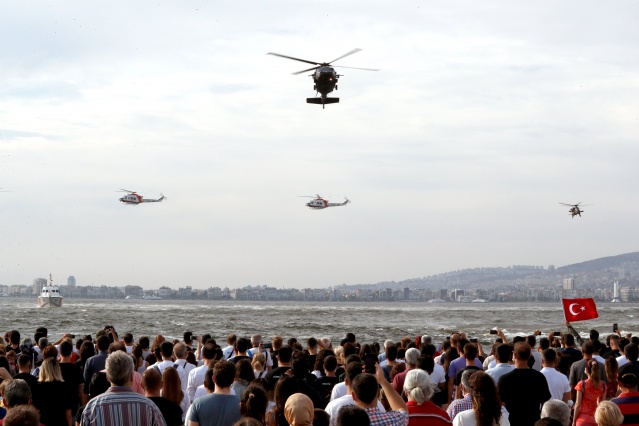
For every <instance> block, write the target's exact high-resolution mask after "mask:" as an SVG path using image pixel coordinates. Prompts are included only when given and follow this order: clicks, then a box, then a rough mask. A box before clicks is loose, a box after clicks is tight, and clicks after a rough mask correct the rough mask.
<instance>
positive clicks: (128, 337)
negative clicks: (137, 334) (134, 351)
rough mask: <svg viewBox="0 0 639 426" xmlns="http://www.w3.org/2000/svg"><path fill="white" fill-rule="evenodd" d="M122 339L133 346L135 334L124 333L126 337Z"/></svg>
mask: <svg viewBox="0 0 639 426" xmlns="http://www.w3.org/2000/svg"><path fill="white" fill-rule="evenodd" d="M122 340H124V343H125V344H127V345H128V346H131V344H132V343H133V334H131V333H124V337H123V338H122Z"/></svg>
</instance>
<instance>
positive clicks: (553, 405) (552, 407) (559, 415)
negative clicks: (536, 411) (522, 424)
mask: <svg viewBox="0 0 639 426" xmlns="http://www.w3.org/2000/svg"><path fill="white" fill-rule="evenodd" d="M570 415H571V413H570V407H569V406H568V404H566V403H565V402H563V401H560V400H558V399H549V400H548V401H546V402H544V405H543V407H541V418H542V419H548V418H551V419H555V420H557V421H558V422H559V423H561V425H562V426H570V425H571V419H570Z"/></svg>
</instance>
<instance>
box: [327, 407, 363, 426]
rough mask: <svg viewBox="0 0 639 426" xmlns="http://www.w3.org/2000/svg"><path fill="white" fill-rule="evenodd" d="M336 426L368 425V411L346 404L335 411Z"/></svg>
mask: <svg viewBox="0 0 639 426" xmlns="http://www.w3.org/2000/svg"><path fill="white" fill-rule="evenodd" d="M335 424H336V425H337V426H370V424H371V419H370V418H369V417H368V413H366V411H365V410H364V409H362V408H359V407H358V406H357V405H347V406H345V407H342V408H341V409H340V410H339V411H338V412H337V421H336V423H335Z"/></svg>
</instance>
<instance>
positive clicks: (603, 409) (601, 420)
mask: <svg viewBox="0 0 639 426" xmlns="http://www.w3.org/2000/svg"><path fill="white" fill-rule="evenodd" d="M595 421H596V422H597V424H598V425H599V426H619V425H620V424H621V423H622V422H623V414H622V413H621V410H620V409H619V406H617V404H615V403H614V402H612V401H601V402H600V403H599V406H598V407H597V411H595Z"/></svg>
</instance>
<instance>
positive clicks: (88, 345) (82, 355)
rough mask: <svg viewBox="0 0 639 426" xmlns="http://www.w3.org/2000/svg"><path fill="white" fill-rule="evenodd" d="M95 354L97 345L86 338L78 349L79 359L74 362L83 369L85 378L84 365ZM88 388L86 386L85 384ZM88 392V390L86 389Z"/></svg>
mask: <svg viewBox="0 0 639 426" xmlns="http://www.w3.org/2000/svg"><path fill="white" fill-rule="evenodd" d="M94 355H95V345H94V344H93V342H92V341H90V340H85V341H83V342H82V344H81V345H80V350H79V351H78V360H77V361H76V362H75V363H74V364H76V365H77V366H78V367H80V370H82V376H83V378H84V366H85V365H86V362H87V360H88V359H89V358H91V357H92V356H94ZM85 388H86V386H85ZM85 394H86V391H85Z"/></svg>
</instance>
